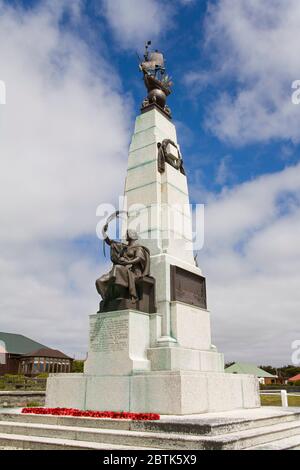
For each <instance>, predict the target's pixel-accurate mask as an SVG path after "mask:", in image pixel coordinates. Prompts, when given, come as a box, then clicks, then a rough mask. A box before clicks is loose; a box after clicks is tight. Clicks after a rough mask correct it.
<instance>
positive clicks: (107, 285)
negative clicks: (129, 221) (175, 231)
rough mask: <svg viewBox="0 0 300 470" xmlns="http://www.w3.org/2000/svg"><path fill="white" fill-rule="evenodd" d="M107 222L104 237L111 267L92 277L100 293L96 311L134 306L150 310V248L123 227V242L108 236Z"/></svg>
mask: <svg viewBox="0 0 300 470" xmlns="http://www.w3.org/2000/svg"><path fill="white" fill-rule="evenodd" d="M107 228H108V227H107V225H106V226H105V227H104V229H103V234H104V241H105V242H106V243H107V244H108V245H109V246H110V258H111V261H112V263H113V266H112V268H111V270H110V271H109V272H108V273H107V274H104V275H103V276H101V277H100V278H99V279H97V281H96V289H97V291H98V293H99V294H100V295H101V297H102V301H101V303H100V309H99V311H100V312H107V311H113V310H126V309H134V310H140V311H144V312H147V313H154V312H155V311H156V308H155V280H154V278H152V277H151V276H150V275H149V274H150V252H149V250H148V248H146V247H144V246H142V245H140V244H139V243H138V235H137V233H136V232H135V231H134V230H128V231H127V243H122V242H119V241H115V240H110V238H109V237H108V236H107V234H106V231H107Z"/></svg>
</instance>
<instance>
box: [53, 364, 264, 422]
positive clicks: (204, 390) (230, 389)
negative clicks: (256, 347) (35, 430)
mask: <svg viewBox="0 0 300 470" xmlns="http://www.w3.org/2000/svg"><path fill="white" fill-rule="evenodd" d="M259 406H260V402H259V396H258V393H257V383H256V380H255V378H254V377H253V376H248V375H230V374H225V373H215V372H198V373H197V372H189V371H184V372H182V371H178V372H170V371H166V372H149V373H148V374H146V373H143V374H134V375H132V376H89V375H83V374H82V375H81V374H57V375H52V376H50V378H49V379H48V385H47V399H46V407H48V408H56V407H63V408H78V409H82V410H98V411H101V410H103V411H104V410H109V411H132V412H137V413H138V412H141V413H159V414H164V415H187V414H199V413H207V412H213V411H229V410H235V409H242V408H258V407H259Z"/></svg>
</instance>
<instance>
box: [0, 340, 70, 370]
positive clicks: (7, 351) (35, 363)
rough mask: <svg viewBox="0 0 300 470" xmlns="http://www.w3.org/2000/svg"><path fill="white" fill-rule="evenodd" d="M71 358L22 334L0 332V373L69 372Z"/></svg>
mask: <svg viewBox="0 0 300 470" xmlns="http://www.w3.org/2000/svg"><path fill="white" fill-rule="evenodd" d="M72 360H73V359H72V358H70V357H69V356H66V355H65V354H64V353H62V352H61V351H58V350H55V349H51V348H49V347H47V346H45V345H44V344H41V343H38V342H37V341H34V340H33V339H31V338H27V337H26V336H24V335H20V334H15V333H5V332H0V375H4V374H18V373H19V374H24V375H29V376H32V375H36V374H39V373H42V372H70V371H71V365H72Z"/></svg>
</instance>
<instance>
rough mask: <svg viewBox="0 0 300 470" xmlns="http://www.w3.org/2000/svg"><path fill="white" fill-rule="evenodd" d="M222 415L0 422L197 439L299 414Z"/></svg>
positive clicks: (23, 417)
mask: <svg viewBox="0 0 300 470" xmlns="http://www.w3.org/2000/svg"><path fill="white" fill-rule="evenodd" d="M223 415H224V414H213V416H212V417H206V416H205V415H201V416H193V415H192V416H187V417H184V418H183V417H178V416H172V417H167V416H163V417H162V418H161V420H159V421H130V420H111V419H95V418H79V417H73V416H50V415H33V414H32V415H30V414H28V415H27V414H20V413H0V422H1V421H6V422H9V421H10V422H20V423H39V424H52V425H58V426H59V425H61V426H75V427H85V428H93V429H94V428H96V429H115V430H124V431H125V430H127V431H141V432H154V433H161V432H163V433H167V434H172V433H176V434H188V435H200V436H217V435H222V434H228V433H236V432H240V431H244V430H247V429H249V430H250V429H257V428H261V427H264V426H271V425H273V424H281V423H291V422H295V421H297V420H299V422H300V410H299V411H288V410H285V411H283V410H280V409H277V410H269V409H267V410H266V409H261V410H260V411H259V413H257V410H254V411H251V410H247V412H245V413H243V414H241V413H236V415H234V416H231V415H230V416H229V417H223Z"/></svg>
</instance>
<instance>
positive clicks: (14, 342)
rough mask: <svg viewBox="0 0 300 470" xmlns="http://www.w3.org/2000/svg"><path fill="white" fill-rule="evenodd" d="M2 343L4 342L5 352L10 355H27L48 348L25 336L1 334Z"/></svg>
mask: <svg viewBox="0 0 300 470" xmlns="http://www.w3.org/2000/svg"><path fill="white" fill-rule="evenodd" d="M0 341H2V342H4V345H5V350H6V352H7V353H10V354H27V353H29V352H31V351H36V350H37V349H41V348H47V346H45V345H44V344H41V343H37V342H36V341H33V340H32V339H30V338H27V337H26V336H23V335H18V334H13V333H3V332H0Z"/></svg>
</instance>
